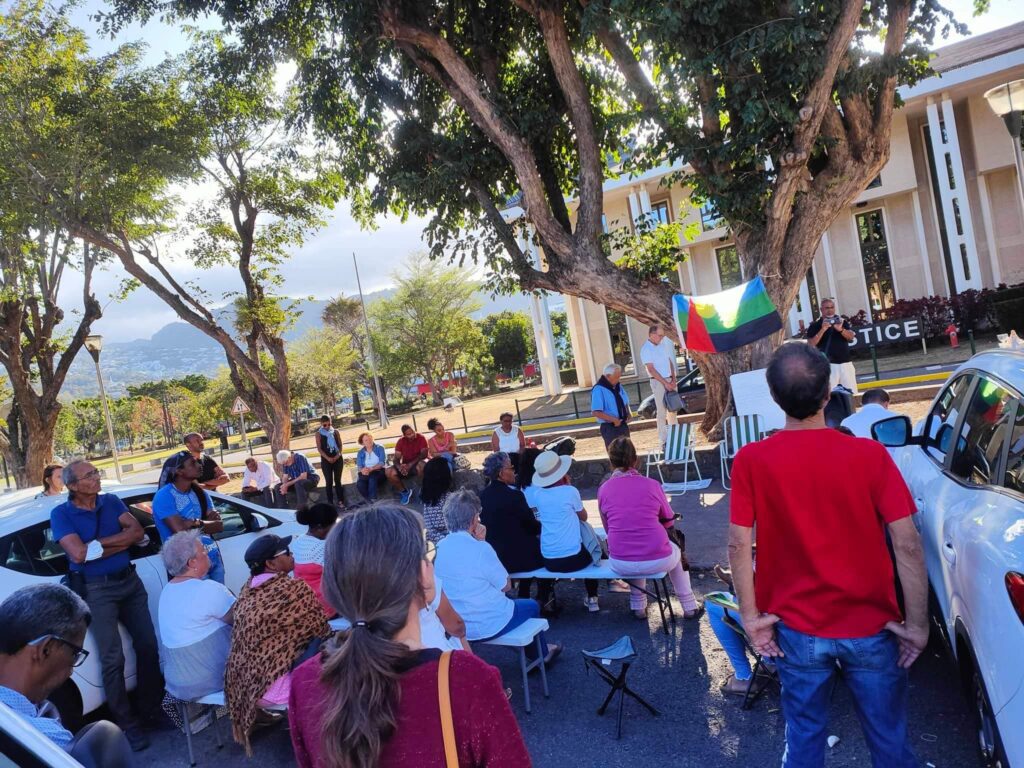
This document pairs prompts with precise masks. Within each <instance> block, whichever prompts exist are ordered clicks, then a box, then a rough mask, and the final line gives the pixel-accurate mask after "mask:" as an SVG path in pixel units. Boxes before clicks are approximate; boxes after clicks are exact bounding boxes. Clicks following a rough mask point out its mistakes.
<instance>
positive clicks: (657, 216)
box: [650, 200, 672, 227]
mask: <svg viewBox="0 0 1024 768" xmlns="http://www.w3.org/2000/svg"><path fill="white" fill-rule="evenodd" d="M650 217H651V222H652V223H653V224H654V226H656V227H658V226H661V225H662V224H671V223H672V216H671V214H670V213H669V210H668V200H659V201H658V202H656V203H651V213H650Z"/></svg>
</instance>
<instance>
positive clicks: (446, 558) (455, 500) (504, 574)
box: [434, 489, 562, 661]
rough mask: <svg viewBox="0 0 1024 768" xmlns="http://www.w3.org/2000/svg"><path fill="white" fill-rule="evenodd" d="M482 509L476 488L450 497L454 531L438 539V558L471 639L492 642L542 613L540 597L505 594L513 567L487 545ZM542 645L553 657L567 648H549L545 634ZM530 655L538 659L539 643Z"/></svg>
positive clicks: (450, 526) (448, 512)
mask: <svg viewBox="0 0 1024 768" xmlns="http://www.w3.org/2000/svg"><path fill="white" fill-rule="evenodd" d="M480 511H481V507H480V497H479V496H477V495H476V494H475V493H473V492H472V491H470V490H466V489H463V490H461V491H455V492H454V493H453V494H451V495H450V496H449V497H448V499H447V501H445V503H444V518H445V522H446V523H447V524H448V530H449V531H451V533H449V534H448V535H447V536H445V537H444V538H443V539H441V541H440V542H439V543H438V545H437V557H436V558H435V559H434V568H435V570H436V573H437V575H438V576H439V577H440V578H441V579H442V580H443V581H444V588H445V595H446V596H447V598H448V599H449V600H450V601H451V603H452V607H453V608H454V609H455V610H456V611H458V612H459V615H460V616H461V617H462V619H463V621H465V622H466V637H467V638H468V639H470V640H489V639H490V638H492V637H497V636H498V635H503V634H505V633H506V632H508V631H510V630H512V629H515V628H516V627H518V626H519V625H520V624H522V623H524V622H525V621H526V620H527V619H536V618H538V617H539V616H540V603H538V602H537V601H536V600H530V599H521V600H518V599H517V600H511V599H509V598H508V597H507V596H506V595H505V591H506V590H507V589H509V588H510V587H511V586H512V585H511V582H510V581H509V578H508V571H506V570H505V567H504V566H503V565H502V564H501V560H499V559H498V555H497V553H495V551H494V548H493V547H491V545H490V544H488V543H487V529H486V528H485V527H484V525H483V524H482V523H481V522H480ZM540 645H541V652H542V653H543V654H544V657H545V660H547V661H550V660H551V659H553V658H554V657H555V656H557V655H558V653H559V652H560V651H561V650H562V649H561V647H560V646H558V645H555V644H553V643H552V644H551V646H550V647H549V646H548V644H547V641H546V640H545V638H544V634H543V633H541V635H540ZM531 648H532V652H531ZM526 655H527V656H528V657H530V658H535V657H536V656H537V649H536V646H535V645H533V644H531V645H530V646H529V647H528V648H527V649H526Z"/></svg>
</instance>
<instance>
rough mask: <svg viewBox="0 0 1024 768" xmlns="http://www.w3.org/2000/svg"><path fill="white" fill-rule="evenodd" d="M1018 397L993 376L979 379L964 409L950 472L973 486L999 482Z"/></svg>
mask: <svg viewBox="0 0 1024 768" xmlns="http://www.w3.org/2000/svg"><path fill="white" fill-rule="evenodd" d="M1015 406H1016V400H1014V399H1013V397H1012V395H1011V394H1010V392H1009V391H1008V390H1007V389H1005V388H1004V387H1002V386H1000V385H999V384H997V383H996V382H994V381H992V380H991V379H986V378H984V377H982V378H980V379H979V380H978V386H977V387H975V388H974V394H973V395H971V400H970V403H969V404H968V406H967V410H966V411H965V412H964V419H963V422H962V423H961V425H960V432H959V434H958V435H957V440H956V445H955V447H954V448H953V458H952V460H951V461H950V464H949V471H950V472H952V473H953V474H954V475H955V476H956V477H958V478H960V479H961V480H964V481H966V482H968V483H971V484H972V485H988V484H989V483H991V482H998V478H997V477H996V476H995V473H996V471H997V470H998V467H999V459H1000V457H1001V456H1002V453H1003V446H1004V445H1005V444H1006V438H1007V435H1008V434H1009V432H1010V426H1011V423H1010V419H1012V418H1013V413H1014V411H1015Z"/></svg>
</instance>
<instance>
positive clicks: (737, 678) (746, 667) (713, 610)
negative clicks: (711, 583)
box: [704, 565, 772, 696]
mask: <svg viewBox="0 0 1024 768" xmlns="http://www.w3.org/2000/svg"><path fill="white" fill-rule="evenodd" d="M715 575H716V576H717V577H718V578H719V579H720V580H721V581H724V582H725V584H726V586H728V588H729V589H728V591H727V592H721V593H720V594H721V595H722V596H723V597H725V598H726V599H728V600H730V601H731V602H733V603H735V604H736V605H737V606H739V600H737V599H736V590H735V588H734V587H733V585H732V572H731V571H729V570H727V569H725V568H722V567H721V566H720V565H716V566H715ZM704 607H705V609H706V610H707V614H708V624H710V625H711V631H712V632H714V633H715V638H716V639H717V640H718V643H719V645H721V646H722V650H723V651H725V656H726V658H728V659H729V664H730V666H732V674H731V675H729V679H728V680H726V681H725V682H724V683H723V684H722V693H725V694H728V695H731V696H746V695H747V686H748V685H750V678H751V676H752V675H753V674H754V671H753V670H752V669H751V668H750V659H749V658H747V649H746V646H744V645H743V639H742V638H741V637H740V636H739V634H737V633H736V632H735V631H733V630H732V629H730V628H729V626H728V625H727V624H726V623H725V607H724V606H722V605H719V603H718V602H716V601H714V600H711V599H707V600H705V602H704ZM729 616H730V617H732V618H733V619H734V620H735V621H736V623H737V624H739V625H740V626H741V627H742V626H743V619H742V618H741V617H740V612H739V608H738V607H737V608H736V610H730V611H729ZM763 661H764V662H765V663H766V664H768V665H771V663H772V660H771V659H769V658H767V657H765V659H764V660H763ZM754 685H755V690H756V686H758V683H757V682H755V683H754Z"/></svg>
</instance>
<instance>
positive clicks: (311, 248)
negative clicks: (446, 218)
mask: <svg viewBox="0 0 1024 768" xmlns="http://www.w3.org/2000/svg"><path fill="white" fill-rule="evenodd" d="M945 5H946V6H947V7H948V8H950V10H952V11H953V12H954V13H955V14H956V16H957V18H958V19H960V20H961V21H963V22H965V23H966V24H967V25H968V27H969V28H970V31H971V34H981V33H984V32H990V31H992V30H994V29H998V28H1000V27H1004V26H1007V25H1009V24H1013V23H1015V22H1018V21H1024V2H1022V0H992V2H991V10H990V11H989V12H988V13H987V14H984V15H982V16H979V17H973V16H972V15H971V14H972V9H973V0H945ZM105 7H106V3H105V2H103V1H102V0H86V1H85V2H84V3H82V4H81V5H80V6H79V7H78V8H76V9H74V11H73V13H72V19H73V22H74V23H75V24H76V25H77V26H78V27H80V28H82V29H83V30H85V32H86V33H87V34H88V35H89V36H90V39H91V43H92V46H93V50H94V51H95V52H97V53H102V52H104V51H107V50H109V49H111V48H112V47H114V46H116V45H119V44H121V43H123V42H127V41H132V40H141V41H143V42H145V43H146V44H147V46H148V50H147V63H149V64H156V63H158V62H159V61H161V60H162V59H163V58H164V57H165V56H166V55H177V54H180V53H182V52H183V51H184V50H185V49H186V47H187V45H188V41H187V40H186V38H185V36H184V35H183V34H182V33H181V31H180V30H179V29H178V28H176V27H174V26H169V25H166V24H163V23H161V22H159V21H157V20H154V21H152V22H150V23H149V24H146V25H145V26H142V25H138V24H133V25H131V26H129V27H127V28H126V29H124V30H122V32H121V33H120V34H119V35H118V37H117V38H116V39H115V40H113V41H111V40H110V39H109V38H104V37H101V36H100V35H99V33H98V30H97V27H98V25H97V23H96V22H95V21H93V20H91V19H90V16H91V15H92V14H94V13H95V12H96V11H98V10H103V9H104V8H105ZM200 26H210V27H213V26H215V25H214V23H213V22H207V23H206V24H203V25H200ZM956 39H960V38H959V36H957V37H951V38H950V39H949V40H947V41H941V42H940V41H937V42H936V45H938V46H941V45H943V44H946V43H948V42H953V41H955V40H956ZM327 218H328V224H327V226H326V227H324V228H323V229H322V230H320V231H319V232H318V233H316V234H315V235H314V236H312V237H310V238H309V239H308V240H307V242H306V243H305V244H304V245H303V246H302V247H301V248H299V249H298V250H297V251H296V252H295V253H294V256H293V258H292V259H291V260H290V261H289V262H288V263H287V264H286V265H285V267H284V275H285V281H284V293H285V294H287V295H289V296H294V297H299V296H312V297H314V298H317V299H326V298H330V297H332V296H336V295H338V294H340V293H344V294H347V295H351V294H354V293H355V292H356V281H355V275H354V272H353V268H352V254H353V253H355V254H356V255H357V258H358V259H359V264H360V277H361V278H362V284H363V290H364V291H365V292H370V291H374V290H379V289H382V288H386V287H388V286H390V285H391V284H392V283H393V280H392V278H391V275H392V273H393V272H395V271H396V270H399V271H400V270H402V268H403V265H404V264H406V263H407V262H408V260H409V255H410V254H412V253H414V252H416V251H422V250H426V243H425V242H424V240H423V227H424V225H425V224H426V220H425V219H415V218H411V219H409V220H407V221H404V222H403V221H400V220H398V219H397V218H395V217H386V218H381V219H379V220H378V221H377V222H376V228H375V229H374V230H369V231H368V230H364V229H362V228H361V227H360V225H359V224H358V223H356V221H355V220H354V219H353V218H352V216H351V215H350V212H349V206H348V204H347V203H346V202H345V201H341V202H340V203H339V204H338V205H337V206H336V208H335V209H334V210H333V211H332V212H330V213H329V214H328V217H327ZM165 247H167V248H169V249H170V250H168V251H166V253H167V256H168V257H169V259H170V262H169V263H170V265H171V269H172V271H173V273H174V275H175V277H176V278H178V280H179V281H182V282H186V281H189V280H191V279H198V278H200V277H201V278H202V284H203V286H204V288H205V289H206V290H207V291H209V292H210V293H211V294H213V295H219V294H221V293H224V292H226V291H230V290H234V289H235V288H236V287H237V286H238V285H239V281H238V275H237V271H234V270H232V269H230V268H227V267H224V268H220V269H216V270H210V271H206V272H204V273H202V274H200V272H199V271H198V270H196V269H195V268H194V267H192V266H191V265H190V264H189V262H188V261H187V260H184V259H180V258H179V259H175V258H174V255H175V254H174V251H173V245H170V246H165ZM122 277H123V275H122V273H121V272H120V271H119V270H116V269H112V270H105V271H100V272H98V273H97V274H96V275H94V278H93V280H94V288H95V292H96V296H97V298H99V299H100V301H101V303H103V304H104V305H105V310H104V315H103V317H102V318H101V319H100V320H99V321H97V322H96V323H94V324H93V333H99V334H102V335H103V336H104V338H105V339H107V340H108V341H112V342H116V341H131V340H133V339H138V338H148V337H149V336H151V335H152V334H153V333H155V332H156V331H158V330H159V329H160V328H162V327H163V326H164V325H166V324H167V323H169V322H173V321H175V320H177V319H178V318H177V316H176V315H175V313H174V312H173V311H172V310H171V309H169V308H168V307H167V306H166V305H165V304H164V303H163V302H162V301H161V300H160V299H158V298H157V297H155V296H154V295H152V294H150V293H148V292H147V291H146V290H145V289H139V290H137V291H136V292H134V293H133V294H132V295H131V296H129V297H128V298H127V299H125V300H123V301H111V300H110V296H111V295H112V294H113V293H115V292H116V291H117V290H118V286H119V284H120V281H121V279H122ZM75 283H76V280H75V278H74V276H68V278H66V283H65V286H64V295H65V296H67V297H68V298H69V300H71V298H72V297H75V299H77V297H78V296H79V295H80V283H79V284H78V285H76V284H75Z"/></svg>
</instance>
